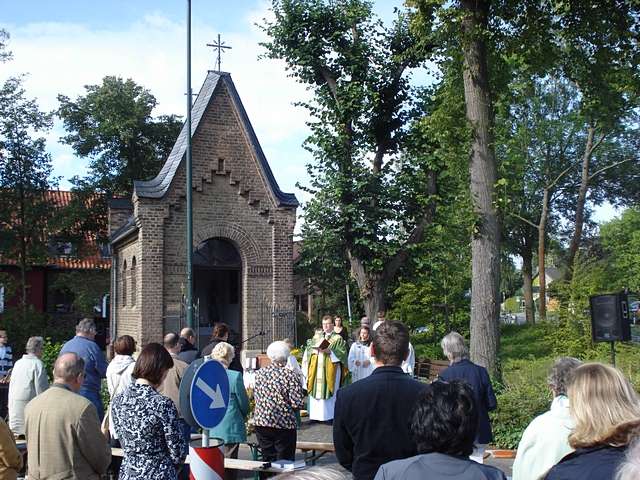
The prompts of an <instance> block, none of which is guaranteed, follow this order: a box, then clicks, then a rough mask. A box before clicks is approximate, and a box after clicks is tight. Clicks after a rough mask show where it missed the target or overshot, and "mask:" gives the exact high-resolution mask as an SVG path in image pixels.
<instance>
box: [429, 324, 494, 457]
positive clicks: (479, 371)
mask: <svg viewBox="0 0 640 480" xmlns="http://www.w3.org/2000/svg"><path fill="white" fill-rule="evenodd" d="M440 346H441V347H442V351H443V352H444V354H445V356H446V357H447V359H449V367H448V368H447V369H446V370H444V371H443V372H442V373H440V378H441V379H442V380H445V381H447V382H450V381H452V380H464V381H465V382H467V383H468V384H469V385H470V386H471V389H472V390H473V396H474V400H475V402H476V409H477V410H478V432H477V437H476V444H475V448H474V449H473V453H472V454H471V457H470V458H471V460H475V461H476V462H478V463H483V459H484V450H485V448H486V446H487V444H488V443H490V442H491V441H492V440H493V433H492V432H491V422H490V421H489V412H490V411H492V410H495V409H496V406H497V401H496V396H495V394H494V393H493V387H492V386H491V379H490V378H489V373H488V372H487V370H486V369H485V368H484V367H481V366H480V365H476V364H475V363H473V362H471V360H469V351H468V350H467V346H466V345H465V343H464V338H463V337H462V335H460V334H459V333H458V332H451V333H449V334H448V335H447V336H445V337H444V338H443V339H442V341H441V342H440Z"/></svg>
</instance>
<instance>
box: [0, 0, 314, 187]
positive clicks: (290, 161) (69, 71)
mask: <svg viewBox="0 0 640 480" xmlns="http://www.w3.org/2000/svg"><path fill="white" fill-rule="evenodd" d="M267 5H268V4H267V3H266V2H264V3H263V4H262V5H261V7H260V8H259V9H257V10H254V11H251V12H249V13H248V15H247V16H246V23H245V24H243V25H239V28H238V29H237V30H236V31H233V32H227V33H225V34H224V36H223V41H224V42H225V43H226V44H228V45H231V46H232V50H228V51H226V52H224V54H223V59H222V69H223V70H225V71H229V72H231V74H232V76H233V79H234V82H235V84H236V86H237V88H238V91H239V93H240V96H241V98H242V100H243V103H244V105H245V108H246V110H247V113H248V114H249V118H250V119H251V121H252V124H253V126H254V128H255V130H256V133H257V135H258V138H259V140H260V142H261V143H262V145H263V147H264V149H265V153H266V154H267V158H268V159H269V160H270V163H271V165H272V168H273V170H274V173H275V175H276V177H277V178H278V180H279V181H280V183H281V188H282V189H283V190H286V191H291V190H292V189H293V186H294V185H295V182H296V181H298V180H301V179H302V178H301V176H304V177H306V172H305V170H304V164H305V163H306V162H307V161H308V158H309V156H308V154H307V152H305V151H304V150H303V149H302V148H301V147H300V144H301V142H302V140H303V139H304V138H305V136H306V135H307V128H306V126H305V122H306V120H307V114H306V112H305V111H304V110H303V109H301V108H299V107H294V106H293V105H292V102H294V101H298V100H301V99H306V98H308V96H309V94H308V92H307V91H306V90H305V88H304V87H303V86H301V85H298V84H296V83H295V81H294V80H293V79H291V78H288V77H287V76H286V72H285V69H284V63H283V62H279V61H272V60H260V61H259V60H258V59H257V57H258V55H259V54H260V53H262V47H260V46H259V45H258V43H259V42H260V41H263V40H265V37H264V34H263V33H262V32H261V31H260V30H259V28H258V27H256V26H255V25H254V23H255V22H260V21H261V20H262V18H263V17H265V16H266V15H268V11H267ZM5 27H6V28H7V29H8V30H9V31H10V32H11V42H10V48H11V50H12V51H13V53H14V60H13V61H11V62H9V63H7V64H5V65H3V71H0V81H2V80H4V79H5V78H6V77H8V76H10V75H16V74H19V73H24V72H28V73H29V76H28V77H27V78H26V80H25V88H26V90H27V93H28V95H29V96H30V97H36V98H38V100H39V103H40V106H41V108H42V109H44V110H54V109H56V108H57V106H58V102H57V95H58V94H60V93H62V94H64V95H67V96H69V97H71V98H73V97H75V96H77V95H81V94H83V93H84V85H88V84H98V83H100V82H101V80H102V78H103V77H104V76H106V75H117V76H121V77H124V78H129V77H130V78H132V79H134V80H135V81H136V82H137V83H138V84H141V85H143V86H145V87H146V88H148V89H149V90H150V91H151V92H152V93H153V94H154V95H155V96H156V98H157V99H158V106H157V109H156V111H155V112H154V113H155V114H169V113H176V114H179V115H183V116H184V113H185V111H186V106H185V104H186V97H185V96H184V92H185V91H186V59H185V55H186V40H185V26H184V23H181V22H176V21H174V20H172V19H171V18H168V17H166V16H164V15H163V14H162V13H159V12H153V13H150V14H147V15H145V16H144V17H142V18H140V19H139V20H138V21H136V22H134V23H132V24H130V25H125V26H123V27H122V28H121V29H117V30H116V29H101V30H95V29H89V28H88V27H86V26H85V25H82V24H79V23H54V22H48V23H30V24H26V25H23V26H12V25H6V26H5ZM218 32H219V29H217V28H216V26H215V25H203V24H199V23H198V22H197V21H196V20H194V22H193V25H192V89H193V90H194V92H197V91H198V90H199V88H200V85H201V82H202V81H203V80H204V77H205V75H206V72H207V69H212V68H214V58H215V55H214V52H213V51H212V50H211V49H210V48H208V47H206V46H205V45H206V43H211V41H212V40H213V39H215V38H217V34H218ZM62 134H63V132H62V128H61V125H60V123H59V122H58V123H57V124H56V127H55V128H54V130H53V131H52V134H51V135H49V139H50V141H49V143H48V147H49V150H50V151H51V152H52V155H53V159H54V167H55V174H56V175H62V176H63V177H66V178H69V177H71V176H73V175H76V174H79V173H80V174H81V173H82V172H83V171H84V170H85V168H86V161H83V160H80V159H77V158H74V157H73V154H72V151H71V150H70V148H69V147H67V146H64V145H61V144H56V143H55V140H57V139H58V138H59V136H61V135H62ZM132 180H133V179H132ZM302 180H303V179H302ZM61 186H62V187H68V184H66V183H63V184H62V185H61ZM296 193H300V192H299V191H296Z"/></svg>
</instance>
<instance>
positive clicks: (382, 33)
mask: <svg viewBox="0 0 640 480" xmlns="http://www.w3.org/2000/svg"><path fill="white" fill-rule="evenodd" d="M272 10H273V12H274V15H275V20H274V21H272V22H271V21H265V22H266V26H265V27H264V29H265V31H266V33H267V34H268V35H269V37H270V41H269V42H267V43H265V44H264V47H265V48H266V50H267V54H266V55H267V56H268V57H270V58H278V59H283V60H284V61H285V62H286V64H287V68H288V70H289V72H290V74H291V75H292V76H293V77H295V78H296V79H297V80H298V81H300V82H301V83H303V84H305V85H307V86H308V88H309V89H310V90H311V91H312V93H313V99H312V101H310V102H309V103H303V104H301V105H302V106H304V107H305V108H307V110H308V111H309V113H310V114H311V117H312V121H310V123H309V126H310V128H311V132H312V133H311V136H310V137H309V138H308V139H307V141H306V143H305V146H306V148H307V149H309V150H310V151H311V152H312V153H313V155H314V158H315V162H314V163H313V165H311V166H309V169H308V171H309V176H310V185H309V187H308V190H309V192H311V193H313V194H314V197H313V199H312V200H311V201H310V202H309V204H308V205H307V206H306V207H305V229H306V231H307V232H315V233H314V234H312V235H311V234H310V235H306V238H308V239H309V240H311V239H312V238H320V237H322V236H324V235H327V236H329V238H336V239H340V242H341V251H342V253H339V254H338V255H330V257H331V258H335V257H336V256H338V257H340V256H343V257H344V258H346V259H347V260H348V262H349V266H350V270H351V273H352V274H353V276H354V277H355V279H356V281H357V283H358V287H359V289H360V295H361V297H362V299H363V302H364V304H365V310H366V311H367V313H368V315H370V316H374V315H375V314H376V312H377V310H378V309H379V308H382V307H383V305H384V294H385V290H386V287H387V286H388V285H389V284H390V282H391V281H392V280H393V279H394V278H395V276H396V274H397V271H398V269H399V268H400V267H401V266H402V265H403V264H404V263H405V262H406V259H407V256H408V246H409V245H411V244H415V243H417V242H418V241H419V240H420V239H421V238H422V236H423V235H424V230H425V228H426V225H427V224H428V223H429V222H430V221H431V218H432V210H433V208H432V196H433V195H434V194H435V175H434V174H433V172H432V170H431V169H430V168H429V166H428V164H427V163H426V162H425V161H424V160H425V159H424V157H420V156H419V155H418V154H417V153H418V152H420V151H421V150H422V148H417V149H416V148H414V149H412V145H413V146H414V147H415V146H416V144H415V141H416V140H417V139H416V137H415V136H412V134H411V128H409V125H411V123H412V121H413V120H414V119H416V118H419V116H420V110H419V109H418V108H417V107H418V105H417V104H416V102H415V92H414V90H413V89H412V87H411V85H410V82H409V72H410V70H411V69H413V68H416V67H419V66H421V65H422V64H423V62H424V60H425V56H426V51H425V46H424V44H423V43H422V42H421V41H420V40H419V39H418V38H417V37H416V36H414V35H412V34H411V33H410V31H409V28H408V25H409V24H408V18H407V16H406V14H404V13H402V12H399V13H398V16H397V18H396V20H395V21H394V23H393V25H392V26H390V27H386V26H384V25H383V24H382V22H381V21H380V20H378V19H377V18H376V17H375V16H374V14H373V13H372V9H371V3H370V2H367V1H363V0H339V1H331V2H329V1H324V0H306V1H291V0H283V1H279V0H275V1H274V2H273V4H272ZM412 142H413V144H412ZM420 162H422V163H420ZM407 168H412V169H413V171H414V172H415V173H416V175H418V176H419V177H420V178H421V179H425V180H426V181H425V182H414V183H413V184H407V183H403V182H402V181H401V180H404V179H405V178H406V177H405V176H403V175H402V170H403V169H405V170H406V169H407ZM416 187H417V189H416ZM409 199H410V202H411V203H412V205H411V206H409V205H407V200H409ZM416 206H417V207H418V208H416ZM318 246H320V244H318ZM307 251H308V249H307Z"/></svg>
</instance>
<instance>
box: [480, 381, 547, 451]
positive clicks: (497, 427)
mask: <svg viewBox="0 0 640 480" xmlns="http://www.w3.org/2000/svg"><path fill="white" fill-rule="evenodd" d="M497 390H498V392H499V393H498V395H497V398H498V408H497V410H495V411H494V412H491V413H490V418H491V424H492V428H493V445H494V446H495V447H497V448H506V449H515V448H517V447H518V443H519V442H520V438H521V437H522V432H524V429H525V428H527V425H529V423H530V422H531V420H533V419H534V418H535V417H536V416H538V415H540V414H541V413H543V412H545V411H547V410H548V409H549V405H550V403H551V393H550V392H549V390H548V388H547V387H546V386H544V385H543V386H541V385H540V384H535V383H531V384H529V383H516V384H513V385H506V386H498V388H497Z"/></svg>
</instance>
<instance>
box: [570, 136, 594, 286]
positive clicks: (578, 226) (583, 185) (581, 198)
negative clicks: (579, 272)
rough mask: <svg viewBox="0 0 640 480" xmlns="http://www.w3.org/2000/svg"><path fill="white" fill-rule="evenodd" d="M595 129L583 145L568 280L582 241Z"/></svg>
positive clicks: (571, 274)
mask: <svg viewBox="0 0 640 480" xmlns="http://www.w3.org/2000/svg"><path fill="white" fill-rule="evenodd" d="M594 135H595V128H594V127H589V128H588V129H587V144H586V145H585V149H584V154H583V155H582V172H581V175H580V189H579V190H578V200H577V201H576V216H575V222H574V224H575V225H574V231H573V236H572V237H571V244H570V245H569V254H568V256H567V275H568V276H569V278H571V276H573V263H574V262H575V259H576V254H577V253H578V249H579V248H580V242H581V240H582V228H583V226H584V206H585V203H586V201H587V190H588V189H589V167H590V164H591V154H592V153H593V137H594Z"/></svg>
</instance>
